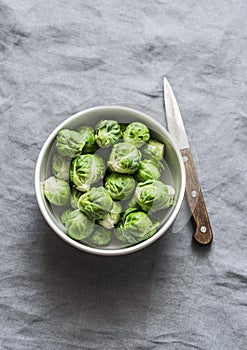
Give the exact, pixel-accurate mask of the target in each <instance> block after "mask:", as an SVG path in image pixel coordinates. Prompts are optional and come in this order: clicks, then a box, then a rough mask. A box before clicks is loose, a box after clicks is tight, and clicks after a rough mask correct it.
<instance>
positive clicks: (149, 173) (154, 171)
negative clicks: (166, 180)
mask: <svg viewBox="0 0 247 350" xmlns="http://www.w3.org/2000/svg"><path fill="white" fill-rule="evenodd" d="M163 170H164V166H163V164H162V163H161V162H160V161H158V160H156V161H153V160H149V159H144V160H142V161H141V162H140V168H139V170H138V171H137V173H136V174H135V177H136V180H137V181H139V182H145V181H147V180H150V179H151V180H153V179H155V180H158V179H159V178H160V176H161V173H162V171H163Z"/></svg>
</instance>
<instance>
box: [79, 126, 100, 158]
mask: <svg viewBox="0 0 247 350" xmlns="http://www.w3.org/2000/svg"><path fill="white" fill-rule="evenodd" d="M77 132H79V133H80V134H81V135H82V136H83V138H84V141H85V146H84V147H83V150H82V152H83V154H86V153H94V152H96V150H97V148H98V147H97V145H96V143H95V137H94V129H93V128H91V126H81V127H79V128H78V129H77Z"/></svg>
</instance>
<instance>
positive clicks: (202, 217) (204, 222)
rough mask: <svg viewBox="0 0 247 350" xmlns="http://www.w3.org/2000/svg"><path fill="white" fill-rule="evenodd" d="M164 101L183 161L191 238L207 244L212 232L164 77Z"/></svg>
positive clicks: (171, 96)
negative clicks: (191, 229)
mask: <svg viewBox="0 0 247 350" xmlns="http://www.w3.org/2000/svg"><path fill="white" fill-rule="evenodd" d="M164 102H165V111H166V119H167V126H168V131H169V132H170V134H171V135H172V136H173V139H174V141H175V143H176V145H177V146H178V148H179V149H180V152H181V154H182V157H183V161H184V166H185V172H186V197H187V200H188V204H189V207H190V210H191V214H192V219H193V222H194V225H195V232H194V233H193V238H194V239H195V240H196V241H197V242H198V243H200V244H202V245H207V244H209V243H211V242H212V239H213V232H212V228H211V225H210V221H209V217H208V212H207V208H206V205H205V201H204V198H203V194H202V190H201V186H200V182H199V179H198V175H197V172H196V167H195V164H194V161H193V157H192V154H191V151H190V146H189V142H188V138H187V135H186V131H185V128H184V123H183V119H182V117H181V113H180V109H179V106H178V103H177V100H176V97H175V96H174V93H173V91H172V88H171V86H170V84H169V82H168V80H167V79H166V78H164Z"/></svg>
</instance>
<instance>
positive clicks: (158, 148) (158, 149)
mask: <svg viewBox="0 0 247 350" xmlns="http://www.w3.org/2000/svg"><path fill="white" fill-rule="evenodd" d="M164 154H165V145H164V143H162V142H159V141H157V140H149V141H148V142H147V143H146V144H145V145H144V146H143V147H142V155H143V158H145V159H152V158H156V159H158V160H161V159H163V158H164Z"/></svg>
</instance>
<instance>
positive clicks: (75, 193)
mask: <svg viewBox="0 0 247 350" xmlns="http://www.w3.org/2000/svg"><path fill="white" fill-rule="evenodd" d="M81 195H83V193H82V192H81V191H78V190H77V188H76V187H75V186H73V187H72V189H71V196H70V206H71V207H72V208H73V209H78V205H77V203H78V200H79V198H80V197H81Z"/></svg>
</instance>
